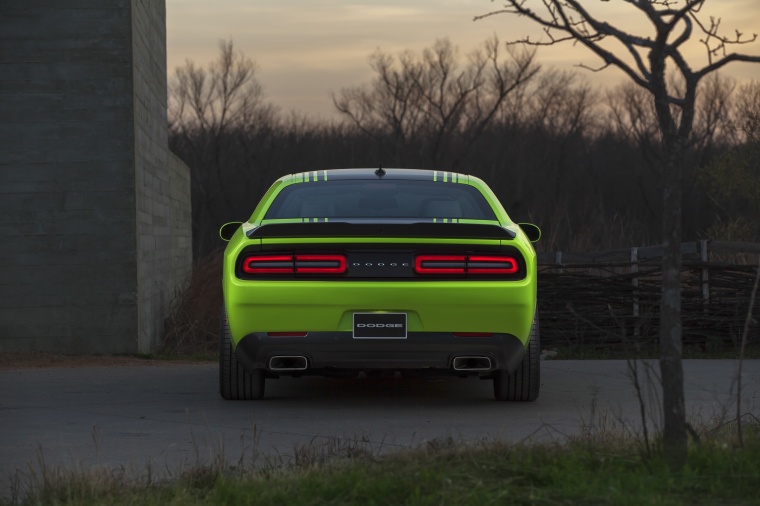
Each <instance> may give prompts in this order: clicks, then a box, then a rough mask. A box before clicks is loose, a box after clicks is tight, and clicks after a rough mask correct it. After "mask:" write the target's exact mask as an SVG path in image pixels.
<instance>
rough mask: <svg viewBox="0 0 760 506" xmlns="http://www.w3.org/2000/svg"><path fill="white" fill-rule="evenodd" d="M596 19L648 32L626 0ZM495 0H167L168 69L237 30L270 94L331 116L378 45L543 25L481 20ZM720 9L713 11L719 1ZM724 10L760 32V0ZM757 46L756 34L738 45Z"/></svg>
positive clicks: (545, 61)
mask: <svg viewBox="0 0 760 506" xmlns="http://www.w3.org/2000/svg"><path fill="white" fill-rule="evenodd" d="M585 4H586V5H587V6H588V7H589V8H593V9H594V12H595V13H597V15H598V16H599V17H600V18H603V19H605V20H607V21H609V22H610V23H613V24H616V25H618V26H621V27H623V28H626V29H628V30H629V31H634V30H635V31H636V32H637V34H640V35H645V36H646V35H650V34H651V30H648V29H647V26H646V24H645V23H642V22H641V20H640V19H638V18H637V17H636V15H635V13H636V11H635V9H633V8H632V7H630V6H629V5H627V4H626V3H625V2H624V1H623V0H611V1H608V2H602V1H601V0H587V2H586V3H585ZM502 5H503V4H502V3H501V2H500V1H499V0H496V1H495V2H491V1H489V0H406V1H403V0H386V1H381V0H352V1H340V0H268V1H264V0H217V1H214V2H209V1H208V0H166V10H167V46H168V47H167V60H168V61H167V64H168V69H169V76H170V77H171V75H172V74H173V73H174V69H175V68H176V67H177V66H178V65H182V64H183V63H184V61H185V60H187V59H190V60H193V61H194V62H196V63H198V64H204V65H205V64H206V63H207V62H209V61H211V60H212V59H214V57H215V56H216V55H217V53H218V42H219V40H221V39H224V40H227V39H232V40H233V42H234V44H235V47H236V49H237V50H240V51H242V52H243V53H245V54H246V56H248V57H250V58H251V59H253V60H255V61H256V62H257V64H258V67H259V70H258V76H259V80H260V81H261V83H262V84H263V85H264V87H265V90H266V94H267V96H268V97H269V99H270V100H271V101H272V102H273V103H275V104H276V105H278V106H279V107H280V108H281V109H282V110H283V111H284V112H287V111H289V110H296V111H299V112H302V113H306V114H308V115H310V116H313V117H323V118H327V117H330V116H332V115H334V108H333V105H332V102H331V100H330V92H331V91H334V92H338V91H340V89H341V88H342V87H346V86H356V85H359V84H362V83H366V82H368V81H369V80H370V79H371V78H372V71H371V69H370V68H369V65H368V57H369V55H370V54H372V53H373V52H374V51H375V50H377V49H378V48H379V49H381V50H383V51H385V52H389V53H394V54H395V53H397V52H399V51H402V50H405V49H409V50H412V51H415V52H419V51H420V50H422V49H423V48H425V47H429V46H431V45H432V44H433V43H434V42H435V40H436V39H438V38H443V37H448V38H449V39H450V40H451V41H452V42H453V43H454V44H455V45H456V46H458V48H459V51H460V54H461V55H462V61H464V56H465V55H466V54H467V53H469V52H471V51H472V50H473V49H475V48H476V47H477V46H478V45H479V44H481V43H482V42H483V41H484V40H486V39H487V38H489V37H491V36H493V35H497V36H498V37H499V38H500V40H502V41H506V40H509V39H514V38H519V37H522V36H525V35H530V36H531V38H532V39H537V38H539V37H540V36H541V32H540V30H538V29H537V28H536V26H535V25H534V24H532V23H531V22H529V21H528V20H526V19H523V18H518V17H516V16H512V15H505V14H501V15H498V16H493V17H489V18H486V19H483V20H480V21H473V18H474V17H475V16H478V15H482V14H485V13H487V12H489V11H492V10H496V9H498V8H500V7H501V6H502ZM716 9H717V10H716ZM710 16H715V17H720V18H722V25H721V26H723V27H724V30H723V33H724V34H726V35H731V34H733V33H734V29H738V30H740V31H742V32H744V33H747V34H752V33H760V0H708V1H707V6H706V8H705V12H704V15H703V18H704V19H705V20H708V21H709V17H710ZM739 50H741V51H742V52H746V53H749V54H755V55H758V54H760V41H758V42H755V43H753V44H748V45H745V46H742V47H740V48H739ZM690 55H691V61H692V66H693V67H697V66H701V65H703V64H704V58H703V56H704V49H703V46H701V44H699V42H696V41H695V42H694V44H693V45H692V46H691V47H690ZM538 61H539V62H540V63H541V64H542V65H543V66H544V67H545V68H546V67H559V68H563V69H571V68H573V66H574V65H577V64H579V63H584V64H587V65H589V66H597V65H598V63H599V61H598V60H597V59H596V58H595V57H594V56H593V55H592V54H591V53H590V52H588V51H587V50H585V49H582V48H576V47H573V46H572V45H571V44H568V43H565V44H562V45H560V46H555V47H551V48H541V49H540V50H539V53H538ZM579 72H583V73H584V74H585V77H586V78H587V79H588V80H589V81H590V82H592V83H595V84H599V85H602V86H610V85H613V84H616V83H618V82H620V81H622V80H623V77H622V76H621V74H620V73H618V72H617V71H614V70H611V69H608V70H605V71H604V72H600V73H592V72H588V71H581V70H579ZM724 72H725V73H727V74H729V75H732V76H734V77H736V78H737V79H738V80H740V81H746V80H749V79H752V78H755V79H758V78H760V65H758V64H755V65H754V66H753V65H750V64H731V65H729V66H728V67H727V68H726V71H724Z"/></svg>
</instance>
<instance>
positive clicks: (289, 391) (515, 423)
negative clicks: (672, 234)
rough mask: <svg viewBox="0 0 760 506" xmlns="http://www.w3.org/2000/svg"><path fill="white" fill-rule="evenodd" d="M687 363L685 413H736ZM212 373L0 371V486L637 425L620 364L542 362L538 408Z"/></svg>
mask: <svg viewBox="0 0 760 506" xmlns="http://www.w3.org/2000/svg"><path fill="white" fill-rule="evenodd" d="M654 367H655V372H656V369H657V368H656V363H655V364H654ZM684 368H685V372H686V381H685V384H686V396H687V405H688V412H689V413H690V414H691V415H692V416H693V417H695V418H697V419H701V420H702V421H710V420H711V419H712V418H713V417H715V416H717V415H719V414H720V413H721V411H722V408H723V407H724V406H728V407H730V409H732V410H733V409H735V408H733V407H731V406H734V404H733V402H734V397H735V394H733V393H732V392H734V384H735V381H734V378H735V373H736V363H735V362H733V361H726V360H710V361H705V360H690V361H685V362H684ZM217 374H218V373H217V367H216V366H215V365H211V364H201V365H178V364H167V365H158V366H156V365H150V366H124V367H92V368H75V369H65V368H57V369H35V370H16V371H3V372H0V480H2V481H0V491H2V490H3V489H5V488H6V487H7V486H9V485H8V484H9V481H8V478H7V477H8V476H9V473H15V472H16V470H20V472H21V473H22V475H28V473H29V472H30V470H32V469H34V470H39V468H40V465H41V464H40V455H42V456H43V457H44V461H45V463H46V465H47V466H49V467H50V466H69V467H71V466H75V465H76V466H81V467H89V466H92V465H102V466H115V467H120V466H123V467H124V468H126V469H127V470H130V471H131V472H136V473H141V472H144V471H145V469H147V465H148V463H150V465H151V467H152V469H153V470H154V471H156V470H158V471H160V470H162V469H163V470H166V469H169V470H171V471H176V470H178V469H180V468H183V467H187V466H189V465H193V464H194V463H196V462H198V461H202V462H210V460H211V459H212V458H213V457H214V456H215V455H220V454H223V455H224V456H225V458H226V459H228V460H230V461H237V460H238V459H239V458H240V457H241V455H243V456H244V458H245V459H246V461H247V462H249V463H250V462H251V461H252V459H253V458H254V456H255V455H257V457H256V458H257V459H258V460H257V462H258V463H261V464H266V463H267V462H277V461H280V460H284V461H287V460H288V459H291V458H292V457H293V455H294V454H295V453H296V452H295V449H296V448H298V447H304V446H308V445H312V446H314V447H316V448H317V449H329V448H330V447H331V446H332V447H334V446H336V445H340V444H346V441H351V440H353V441H359V442H361V444H360V446H362V447H364V448H365V449H370V450H371V451H382V450H389V449H394V448H403V447H409V446H417V445H420V444H426V443H428V442H431V441H435V440H441V439H445V438H449V437H451V438H453V439H455V440H461V441H470V442H471V441H478V440H483V439H502V440H509V441H520V440H524V439H528V440H538V441H546V440H551V439H562V438H563V437H564V435H570V434H577V433H578V432H579V431H580V430H581V427H582V425H583V424H584V420H585V421H586V422H593V423H599V421H600V419H602V418H604V417H605V415H606V418H607V420H609V421H616V422H617V424H618V426H619V425H620V423H619V422H620V421H621V420H623V421H625V422H626V423H627V424H631V425H633V426H635V425H638V424H639V420H640V418H639V415H638V412H639V408H638V404H637V401H636V396H635V394H634V389H633V387H632V383H631V380H630V378H629V375H628V373H627V369H626V363H625V362H624V361H544V362H542V389H541V396H540V398H539V400H538V401H537V402H535V403H499V402H495V401H493V400H492V386H491V385H492V384H491V382H490V381H479V380H477V379H459V378H448V377H446V378H437V379H428V380H423V379H402V378H384V379H379V378H364V377H362V378H358V379H352V380H342V379H341V380H336V379H327V378H319V377H305V378H284V379H280V380H271V381H269V382H268V383H267V399H266V400H264V401H258V402H230V401H223V400H222V399H221V398H220V397H219V396H218V394H217ZM642 374H643V372H642ZM743 376H744V379H743V382H744V390H743V391H744V396H743V397H744V400H743V401H742V402H743V406H745V407H746V409H745V411H752V412H753V413H754V414H755V415H756V416H759V412H760V361H757V360H755V361H748V362H745V364H744V375H743ZM731 413H733V411H731ZM0 495H1V494H0Z"/></svg>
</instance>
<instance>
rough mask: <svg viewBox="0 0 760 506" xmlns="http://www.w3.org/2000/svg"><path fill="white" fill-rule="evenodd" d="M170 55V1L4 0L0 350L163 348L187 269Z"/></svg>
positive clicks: (0, 33) (0, 14) (0, 23)
mask: <svg viewBox="0 0 760 506" xmlns="http://www.w3.org/2000/svg"><path fill="white" fill-rule="evenodd" d="M165 48H166V43H165V7H164V2H163V1H156V0H143V1H140V0H131V1H130V0H69V1H66V2H61V1H60V0H34V1H29V0H2V2H0V241H2V244H3V247H2V248H0V351H27V350H42V351H52V352H62V353H133V352H137V351H141V352H146V351H150V350H151V349H152V348H154V347H155V345H156V343H157V339H158V337H159V336H160V330H161V329H162V327H163V313H162V312H163V311H165V308H166V303H167V300H168V299H169V297H170V296H171V294H172V293H173V291H174V287H175V285H176V282H177V280H176V279H173V274H175V273H177V272H179V271H180V270H181V269H179V268H177V269H172V268H165V267H166V266H169V267H171V265H172V258H173V257H174V256H177V257H179V256H180V255H179V254H175V255H173V254H172V252H171V246H172V240H171V238H170V230H171V228H172V224H171V219H172V218H171V217H172V212H171V197H170V196H171V192H172V189H171V188H170V183H171V177H170V173H171V172H170V170H169V168H168V162H169V154H168V149H167V144H166V137H167V136H166V55H165ZM175 172H176V171H175ZM182 184H184V183H182V182H181V184H180V187H181V186H182ZM175 191H181V190H179V189H175ZM188 212H189V211H188ZM188 255H189V250H188ZM187 258H188V260H186V261H185V264H186V265H187V267H189V263H190V261H189V256H188V257H187ZM176 263H177V264H178V265H179V264H180V263H181V262H180V261H179V260H177V262H176Z"/></svg>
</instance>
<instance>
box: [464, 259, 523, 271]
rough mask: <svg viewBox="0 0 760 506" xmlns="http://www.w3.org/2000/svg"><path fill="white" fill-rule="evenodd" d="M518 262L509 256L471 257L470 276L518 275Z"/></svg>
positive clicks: (468, 264)
mask: <svg viewBox="0 0 760 506" xmlns="http://www.w3.org/2000/svg"><path fill="white" fill-rule="evenodd" d="M518 269H519V266H518V264H517V260H515V259H514V258H512V257H507V256H471V257H468V258H467V273H468V274H516V273H517V270H518Z"/></svg>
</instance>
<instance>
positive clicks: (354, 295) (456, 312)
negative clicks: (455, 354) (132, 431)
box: [225, 279, 536, 345]
mask: <svg viewBox="0 0 760 506" xmlns="http://www.w3.org/2000/svg"><path fill="white" fill-rule="evenodd" d="M225 305H226V308H227V313H228V317H229V325H230V332H231V334H232V340H233V344H234V345H237V343H239V342H240V341H241V340H242V339H243V338H244V337H245V336H249V335H265V333H266V332H291V331H304V332H305V331H308V332H311V333H325V335H328V336H334V335H342V333H346V335H348V337H349V339H350V337H351V332H352V329H353V314H354V313H355V312H398V313H406V314H407V315H408V331H409V333H410V334H412V333H420V335H422V334H428V335H434V334H435V335H437V334H440V335H444V334H448V335H451V334H450V333H452V332H488V333H494V334H508V335H511V336H515V337H517V338H518V339H519V340H520V341H521V342H522V344H523V345H525V344H526V343H527V342H528V337H529V335H530V329H531V325H532V323H533V313H534V311H535V307H536V285H535V280H534V279H525V280H521V281H510V282H506V281H505V282H494V281H486V282H456V281H450V282H428V281H413V282H409V281H407V282H403V281H352V282H346V281H319V282H316V281H279V282H275V281H241V280H238V279H231V280H228V282H227V284H226V286H225ZM311 335H312V336H313V335H316V334H311Z"/></svg>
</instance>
